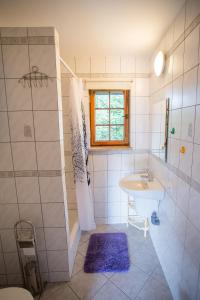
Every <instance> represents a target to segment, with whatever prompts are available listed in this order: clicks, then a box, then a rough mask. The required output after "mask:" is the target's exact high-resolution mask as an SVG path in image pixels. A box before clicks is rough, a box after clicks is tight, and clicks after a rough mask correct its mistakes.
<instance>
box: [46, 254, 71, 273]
mask: <svg viewBox="0 0 200 300" xmlns="http://www.w3.org/2000/svg"><path fill="white" fill-rule="evenodd" d="M47 257H48V266H49V271H68V253H67V251H65V250H64V251H48V252H47Z"/></svg>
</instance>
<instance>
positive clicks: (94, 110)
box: [90, 90, 129, 146]
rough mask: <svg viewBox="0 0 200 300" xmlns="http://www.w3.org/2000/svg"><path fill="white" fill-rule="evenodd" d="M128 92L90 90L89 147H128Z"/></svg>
mask: <svg viewBox="0 0 200 300" xmlns="http://www.w3.org/2000/svg"><path fill="white" fill-rule="evenodd" d="M128 105H129V91H128V90H90V128H91V146H120V145H124V146H128V145H129V139H128V135H129V129H128V123H129V121H128V113H129V112H128V108H129V107H128Z"/></svg>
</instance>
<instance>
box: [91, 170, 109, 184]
mask: <svg viewBox="0 0 200 300" xmlns="http://www.w3.org/2000/svg"><path fill="white" fill-rule="evenodd" d="M106 186H107V171H106V172H105V171H98V172H94V187H106Z"/></svg>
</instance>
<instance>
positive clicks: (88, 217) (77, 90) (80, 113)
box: [69, 78, 96, 231]
mask: <svg viewBox="0 0 200 300" xmlns="http://www.w3.org/2000/svg"><path fill="white" fill-rule="evenodd" d="M69 80H70V82H69V108H70V110H69V111H70V118H71V131H72V161H73V168H74V179H75V183H76V199H77V206H78V216H79V223H80V228H81V230H86V231H87V230H92V229H95V228H96V225H95V221H94V207H93V197H92V192H91V187H90V174H89V171H88V146H87V135H86V124H85V114H84V109H83V103H82V101H83V83H82V80H80V79H75V78H71V79H69Z"/></svg>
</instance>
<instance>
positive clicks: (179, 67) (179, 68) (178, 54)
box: [173, 42, 184, 79]
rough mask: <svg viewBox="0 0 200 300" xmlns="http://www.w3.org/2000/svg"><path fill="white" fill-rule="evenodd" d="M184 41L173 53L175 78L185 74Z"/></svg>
mask: <svg viewBox="0 0 200 300" xmlns="http://www.w3.org/2000/svg"><path fill="white" fill-rule="evenodd" d="M183 57H184V42H183V43H181V44H180V45H179V46H178V47H177V48H176V50H175V51H174V53H173V79H175V78H177V77H178V76H180V75H182V74H183Z"/></svg>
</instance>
